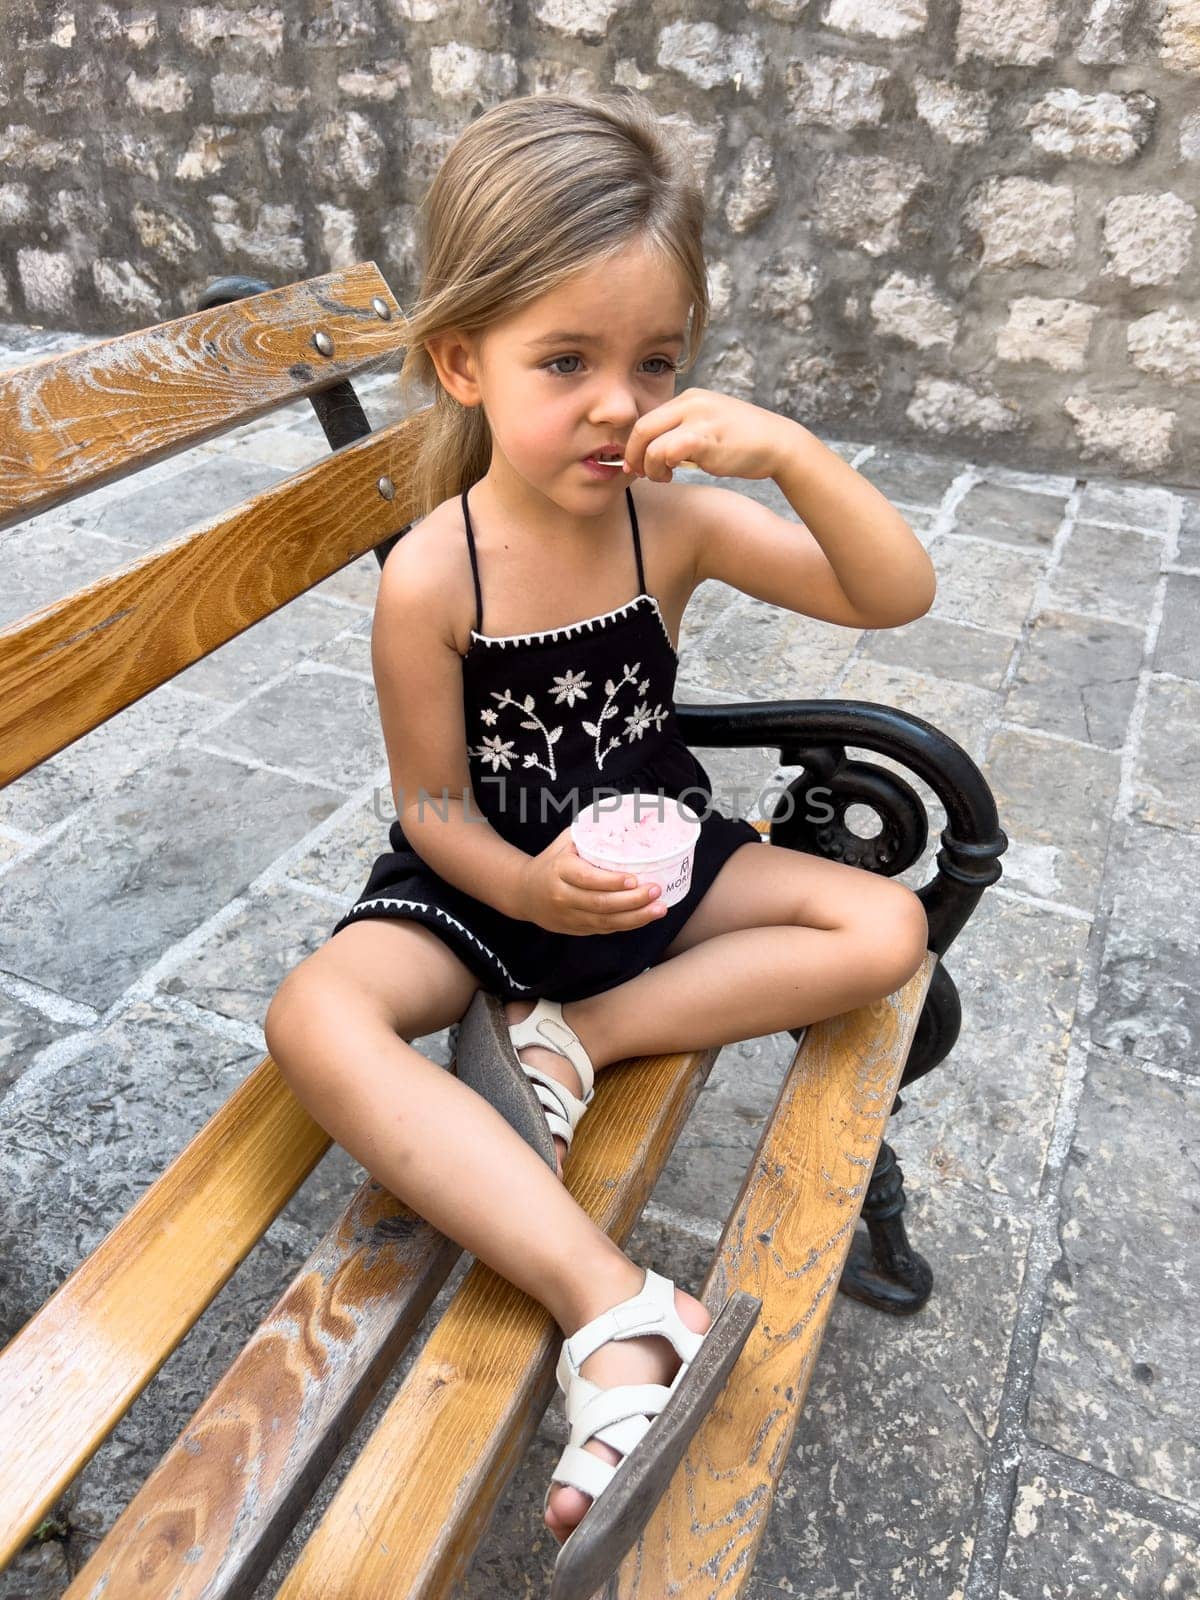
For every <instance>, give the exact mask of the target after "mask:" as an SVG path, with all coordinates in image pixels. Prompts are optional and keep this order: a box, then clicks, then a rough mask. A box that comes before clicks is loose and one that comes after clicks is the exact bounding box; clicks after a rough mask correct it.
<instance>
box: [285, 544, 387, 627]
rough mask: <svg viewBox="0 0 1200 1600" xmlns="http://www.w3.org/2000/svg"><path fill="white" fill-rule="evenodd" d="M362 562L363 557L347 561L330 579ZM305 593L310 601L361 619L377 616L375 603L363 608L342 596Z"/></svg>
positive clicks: (312, 592) (368, 552)
mask: <svg viewBox="0 0 1200 1600" xmlns="http://www.w3.org/2000/svg"><path fill="white" fill-rule="evenodd" d="M365 553H366V554H367V555H370V553H371V552H370V551H369V550H368V551H366V552H365ZM361 560H362V556H355V557H354V560H353V561H347V563H346V566H345V567H339V568H338V569H337V572H331V573H330V574H329V578H336V577H337V574H338V572H345V570H346V567H352V566H353V565H354V562H355V561H361ZM329 578H322V580H321V582H322V583H328V582H329ZM304 593H305V594H306V595H307V596H308V598H309V599H310V600H319V601H320V602H321V604H322V605H325V606H336V607H337V608H338V610H340V611H356V612H357V613H358V615H359V616H360V617H373V616H374V615H375V606H374V604H373V603H372V604H371V605H369V606H362V605H359V603H358V601H357V600H345V599H343V598H342V596H341V595H337V594H317V593H316V591H315V589H305V591H304ZM296 598H297V600H298V599H299V598H300V596H299V595H297V596H296ZM282 609H283V607H280V610H282ZM348 626H349V624H348V623H347V627H348Z"/></svg>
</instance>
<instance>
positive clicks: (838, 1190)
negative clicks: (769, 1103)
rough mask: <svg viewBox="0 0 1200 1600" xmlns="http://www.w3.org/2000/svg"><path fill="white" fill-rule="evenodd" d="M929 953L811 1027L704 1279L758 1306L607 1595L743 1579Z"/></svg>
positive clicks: (627, 1599)
mask: <svg viewBox="0 0 1200 1600" xmlns="http://www.w3.org/2000/svg"><path fill="white" fill-rule="evenodd" d="M936 965H937V957H936V956H935V955H932V954H930V955H927V956H926V958H925V962H924V964H923V965H922V967H921V968H920V969H919V971H917V972H916V973H915V974H914V976H913V977H912V978H910V979H909V981H908V982H907V983H906V984H905V985H904V987H903V988H902V989H900V990H898V991H897V993H896V994H894V995H891V996H889V998H888V999H887V1000H883V1001H878V1002H876V1003H875V1004H874V1005H870V1006H863V1007H862V1008H861V1009H859V1010H857V1011H851V1012H847V1013H846V1014H845V1015H843V1016H840V1017H833V1018H831V1019H830V1020H829V1021H827V1022H822V1023H819V1024H817V1025H815V1026H814V1027H813V1028H811V1029H810V1030H809V1036H808V1038H806V1040H805V1042H804V1046H803V1048H802V1049H801V1050H800V1051H799V1053H798V1055H797V1058H796V1061H795V1062H794V1064H793V1066H792V1069H791V1071H790V1072H789V1073H788V1076H787V1078H786V1080H785V1082H784V1084H783V1087H782V1089H781V1091H780V1095H779V1099H778V1101H777V1102H776V1105H775V1108H774V1110H773V1111H772V1114H771V1120H770V1123H769V1125H768V1127H767V1129H766V1131H765V1133H764V1136H763V1139H762V1141H761V1142H760V1144H759V1147H758V1150H757V1151H756V1152H755V1158H754V1161H753V1162H752V1163H751V1166H750V1168H749V1171H748V1172H747V1175H746V1180H745V1182H744V1183H743V1185H742V1189H741V1192H740V1193H739V1195H738V1197H737V1200H736V1201H735V1202H734V1205H733V1207H732V1209H731V1210H730V1213H729V1219H728V1221H727V1222H726V1224H725V1229H724V1232H723V1234H722V1237H721V1244H720V1247H719V1249H718V1251H717V1255H716V1258H715V1260H714V1263H713V1267H712V1270H711V1272H710V1273H709V1276H708V1278H707V1279H706V1281H705V1292H704V1295H703V1299H704V1301H705V1304H706V1305H708V1306H709V1307H710V1308H711V1307H712V1306H714V1305H719V1304H721V1303H722V1302H723V1301H724V1300H725V1298H726V1296H728V1295H729V1294H732V1293H733V1291H734V1290H735V1289H745V1290H747V1291H748V1292H749V1293H750V1294H755V1295H758V1296H759V1298H760V1299H761V1300H762V1303H763V1308H762V1312H761V1314H760V1316H759V1319H758V1321H757V1322H756V1323H755V1325H754V1328H753V1329H752V1330H751V1333H750V1338H749V1341H748V1342H747V1344H746V1347H745V1349H744V1350H743V1351H742V1354H741V1357H740V1358H739V1360H738V1364H737V1366H736V1367H735V1368H734V1370H733V1374H732V1376H731V1378H730V1380H729V1384H728V1386H727V1387H726V1389H725V1391H724V1393H723V1395H722V1396H721V1400H720V1403H719V1404H718V1405H717V1406H716V1407H715V1408H714V1410H713V1411H712V1412H711V1413H710V1415H709V1416H708V1418H706V1420H705V1422H704V1425H703V1426H702V1427H701V1429H700V1431H699V1432H698V1433H697V1434H696V1436H695V1438H694V1439H693V1440H692V1443H691V1445H690V1447H689V1449H688V1453H687V1455H686V1456H685V1458H684V1459H683V1461H681V1462H680V1464H679V1467H678V1469H677V1471H676V1472H675V1474H674V1476H673V1477H672V1479H671V1482H670V1485H669V1486H668V1489H667V1492H666V1494H665V1495H664V1496H663V1498H662V1500H661V1501H660V1502H659V1504H658V1506H657V1507H656V1509H655V1512H654V1515H653V1517H652V1518H651V1519H650V1522H649V1523H648V1524H647V1526H646V1528H645V1529H644V1530H643V1533H642V1536H641V1539H640V1540H639V1542H638V1544H637V1545H635V1546H634V1548H633V1549H631V1550H630V1552H629V1554H628V1556H627V1557H626V1558H625V1560H624V1561H623V1562H622V1563H621V1568H620V1572H619V1574H618V1577H617V1581H616V1584H615V1589H614V1594H613V1597H612V1600H662V1596H663V1595H664V1594H668V1593H669V1594H670V1595H672V1596H673V1597H678V1600H733V1597H734V1596H736V1595H739V1594H741V1593H742V1590H743V1588H744V1587H745V1585H746V1583H747V1581H748V1580H749V1577H750V1573H751V1571H752V1570H753V1567H754V1561H755V1557H756V1556H757V1554H758V1549H759V1545H760V1544H761V1542H762V1538H763V1534H764V1533H765V1531H766V1526H767V1520H768V1517H769V1516H770V1512H771V1505H772V1501H773V1498H774V1495H775V1491H776V1489H777V1487H778V1484H779V1477H780V1474H781V1473H782V1471H783V1468H784V1466H785V1464H786V1462H787V1459H788V1455H789V1452H790V1449H791V1444H792V1436H793V1434H794V1432H795V1429H796V1423H797V1420H798V1418H799V1416H800V1412H801V1409H802V1407H803V1405H804V1400H805V1396H806V1395H807V1393H808V1385H809V1380H810V1379H811V1377H812V1372H813V1367H814V1365H815V1363H816V1358H817V1352H818V1350H819V1349H820V1346H821V1340H822V1338H823V1336H824V1333H825V1328H826V1326H827V1325H828V1321H829V1314H830V1312H831V1310H832V1308H833V1305H834V1303H835V1300H836V1298H837V1287H838V1282H839V1280H840V1278H841V1275H842V1269H843V1267H844V1266H845V1264H846V1258H847V1256H848V1255H849V1252H850V1245H851V1242H852V1240H853V1237H854V1228H855V1222H856V1220H857V1218H858V1214H859V1212H860V1211H861V1209H862V1204H863V1201H864V1199H865V1198H866V1193H867V1185H868V1184H869V1183H870V1181H871V1174H872V1172H873V1170H874V1167H875V1159H876V1156H877V1155H878V1153H879V1146H880V1144H881V1142H882V1140H883V1135H884V1129H885V1127H886V1125H887V1120H888V1116H889V1114H890V1113H891V1109H892V1104H893V1102H894V1100H895V1098H896V1090H897V1087H898V1085H899V1082H900V1076H901V1074H902V1072H903V1070H904V1063H905V1062H906V1060H907V1059H908V1052H909V1047H910V1046H911V1044H912V1039H913V1035H914V1033H915V1032H916V1027H917V1021H918V1018H919V1017H920V1015H921V1007H922V1005H923V1003H924V1000H925V993H926V991H927V989H928V988H929V983H930V979H931V978H932V975H933V969H934V967H935V966H936ZM797 1180H798V1181H797ZM792 1185H794V1187H792Z"/></svg>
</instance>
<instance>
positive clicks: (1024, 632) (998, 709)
mask: <svg viewBox="0 0 1200 1600" xmlns="http://www.w3.org/2000/svg"><path fill="white" fill-rule="evenodd" d="M1082 492H1083V491H1082V489H1081V487H1080V483H1079V482H1078V481H1076V483H1075V484H1074V486H1073V487H1072V489H1071V491H1070V493H1069V494H1068V495H1067V497H1066V499H1065V500H1064V502H1063V511H1062V516H1061V517H1060V518H1059V523H1058V527H1057V528H1056V530H1055V533H1054V538H1053V539H1052V540H1051V542H1050V549H1049V552H1048V553H1047V556H1046V564H1045V566H1044V567H1043V569H1042V574H1041V577H1040V578H1039V579H1038V581H1037V583H1036V584H1035V585H1034V588H1033V593H1032V594H1031V595H1030V597H1029V606H1028V608H1027V610H1026V613H1025V618H1024V620H1023V621H1022V623H1021V625H1020V628H1019V629H1018V632H1017V636H1016V639H1015V641H1014V645H1013V649H1012V651H1011V652H1010V654H1009V658H1008V664H1007V665H1006V667H1005V668H1004V671H1003V672H1002V673H1001V675H1000V682H999V683H998V684H997V685H996V689H995V695H996V701H995V709H994V710H993V711H991V712H990V713H989V714H988V715H986V716H984V717H982V718H981V719H980V721H981V726H980V729H979V748H980V750H981V751H982V752H983V754H982V756H981V758H980V761H979V765H980V767H981V768H983V769H984V770H985V772H986V767H987V760H988V757H989V755H990V754H991V749H992V743H993V741H994V739H995V737H996V734H997V732H998V731H999V729H1000V725H1001V723H1002V721H1003V718H1004V708H1005V706H1006V705H1007V702H1008V694H1009V690H1010V689H1011V688H1012V686H1013V681H1014V680H1015V678H1016V676H1017V669H1018V667H1019V666H1020V664H1021V662H1022V660H1023V659H1024V656H1025V651H1026V649H1027V647H1028V644H1029V636H1030V634H1031V633H1032V632H1033V627H1034V623H1035V622H1036V620H1037V618H1038V617H1039V616H1040V615H1041V613H1042V611H1043V610H1044V609H1045V604H1044V602H1045V600H1046V597H1047V596H1048V594H1049V592H1050V588H1049V586H1050V581H1051V579H1052V577H1053V575H1054V573H1055V571H1056V569H1057V568H1058V566H1059V563H1060V562H1061V561H1062V557H1063V551H1064V550H1065V549H1066V547H1067V543H1068V541H1069V540H1070V537H1071V534H1072V533H1073V532H1074V529H1075V513H1076V510H1077V508H1078V506H1079V500H1080V496H1081V494H1082ZM964 1600H969V1597H966V1596H964Z"/></svg>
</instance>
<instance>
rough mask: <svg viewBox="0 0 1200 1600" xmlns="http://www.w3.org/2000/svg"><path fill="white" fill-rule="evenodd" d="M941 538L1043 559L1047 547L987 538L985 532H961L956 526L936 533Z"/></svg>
mask: <svg viewBox="0 0 1200 1600" xmlns="http://www.w3.org/2000/svg"><path fill="white" fill-rule="evenodd" d="M938 537H939V538H942V539H958V540H960V541H961V542H962V543H963V544H982V545H986V546H987V547H988V549H989V550H1005V551H1008V552H1009V554H1013V553H1015V554H1017V555H1022V556H1037V557H1038V558H1039V559H1043V558H1044V557H1045V555H1046V553H1047V551H1048V549H1049V546H1048V545H1046V544H1014V543H1012V542H1011V541H1009V540H1007V539H989V538H988V536H987V534H986V533H962V532H960V531H959V530H958V529H957V528H946V529H945V530H944V531H943V532H942V533H941V534H939V535H938Z"/></svg>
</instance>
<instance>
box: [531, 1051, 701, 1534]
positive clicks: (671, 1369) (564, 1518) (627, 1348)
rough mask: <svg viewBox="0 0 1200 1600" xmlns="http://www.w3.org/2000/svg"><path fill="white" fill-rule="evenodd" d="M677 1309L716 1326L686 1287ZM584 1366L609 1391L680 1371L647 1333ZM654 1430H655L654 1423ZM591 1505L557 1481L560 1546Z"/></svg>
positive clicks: (604, 1456) (608, 1347) (611, 1455)
mask: <svg viewBox="0 0 1200 1600" xmlns="http://www.w3.org/2000/svg"><path fill="white" fill-rule="evenodd" d="M561 1059H562V1057H561V1056H560V1057H559V1060H561ZM569 1065H570V1064H569V1063H568V1066H569ZM635 1292H636V1291H635ZM613 1304H614V1305H615V1304H616V1301H614V1302H613ZM675 1309H676V1310H677V1311H678V1312H679V1315H680V1316H681V1317H682V1318H683V1320H684V1322H686V1323H687V1325H688V1327H689V1328H691V1329H692V1331H693V1332H694V1333H707V1332H708V1330H709V1328H710V1327H711V1326H712V1318H711V1317H710V1316H709V1314H708V1312H707V1311H706V1310H705V1309H704V1306H703V1305H702V1304H701V1303H700V1301H699V1300H697V1299H696V1298H695V1296H694V1295H690V1294H687V1293H686V1292H685V1291H684V1290H683V1289H679V1288H677V1289H676V1290H675ZM579 1370H580V1372H581V1374H582V1375H583V1376H584V1377H585V1378H588V1379H590V1380H591V1382H592V1383H596V1384H599V1385H600V1387H601V1388H604V1389H611V1388H612V1387H613V1386H614V1385H615V1384H619V1383H670V1381H671V1379H672V1378H673V1377H674V1376H675V1374H676V1373H677V1372H678V1371H679V1357H678V1356H677V1355H676V1353H675V1346H674V1345H673V1344H671V1343H670V1341H669V1340H667V1339H663V1338H660V1337H658V1336H657V1335H655V1334H645V1335H643V1336H642V1337H641V1338H639V1339H610V1340H609V1341H608V1343H607V1344H602V1345H601V1346H600V1348H599V1350H595V1351H593V1353H592V1354H591V1355H590V1356H589V1357H588V1358H587V1360H586V1361H585V1362H584V1363H583V1364H582V1366H581V1367H580V1369H579ZM650 1429H651V1432H653V1429H654V1423H653V1422H651V1424H650ZM648 1437H649V1435H647V1438H648ZM583 1448H584V1449H585V1450H589V1451H591V1452H592V1454H593V1455H597V1456H599V1457H600V1459H601V1460H602V1461H608V1462H610V1463H611V1464H612V1465H613V1466H616V1464H617V1463H618V1462H619V1461H620V1459H621V1452H620V1451H619V1450H614V1449H613V1448H612V1446H611V1445H607V1444H605V1443H604V1442H603V1440H600V1439H589V1440H588V1442H587V1443H586V1444H585V1445H584V1447H583ZM591 1503H592V1500H591V1496H590V1495H586V1494H584V1492H583V1491H582V1489H574V1488H572V1487H571V1485H570V1484H569V1483H560V1484H557V1485H555V1487H554V1488H553V1489H552V1490H551V1491H550V1503H549V1505H548V1506H547V1508H546V1526H547V1527H548V1528H549V1529H550V1532H551V1533H552V1534H553V1535H554V1537H555V1538H556V1539H557V1540H558V1542H559V1544H562V1543H564V1542H565V1540H566V1539H567V1536H568V1535H569V1534H570V1533H571V1531H572V1529H573V1528H574V1527H575V1525H576V1523H578V1522H581V1521H582V1520H583V1518H584V1516H585V1514H586V1513H587V1509H588V1507H589V1506H590V1505H591Z"/></svg>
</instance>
